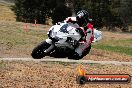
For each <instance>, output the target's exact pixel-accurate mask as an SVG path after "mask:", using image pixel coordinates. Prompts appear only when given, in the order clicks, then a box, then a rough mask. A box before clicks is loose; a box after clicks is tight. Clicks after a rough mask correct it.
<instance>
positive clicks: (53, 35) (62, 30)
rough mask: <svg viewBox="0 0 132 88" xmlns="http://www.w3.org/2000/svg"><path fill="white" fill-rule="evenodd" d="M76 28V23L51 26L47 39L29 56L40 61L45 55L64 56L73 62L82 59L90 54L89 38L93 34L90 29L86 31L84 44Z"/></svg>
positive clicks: (77, 26) (61, 23)
mask: <svg viewBox="0 0 132 88" xmlns="http://www.w3.org/2000/svg"><path fill="white" fill-rule="evenodd" d="M77 28H79V25H78V24H76V23H67V22H60V23H57V24H56V25H53V26H52V27H51V28H50V29H49V31H48V33H47V34H48V38H47V39H46V40H45V41H43V42H41V43H40V44H39V45H37V46H36V47H35V48H34V49H33V51H32V53H31V56H32V57H33V58H34V59H41V58H43V57H45V56H47V55H49V56H50V55H55V56H56V55H58V56H59V55H62V56H63V55H66V56H67V57H68V58H69V59H75V60H79V59H81V58H83V57H84V56H86V55H87V54H88V53H89V52H90V49H91V43H92V40H91V37H93V36H94V33H93V31H92V30H91V29H90V28H89V29H87V30H86V32H85V34H86V41H85V42H84V41H83V40H82V35H81V33H80V32H79V30H77ZM82 30H83V29H82Z"/></svg>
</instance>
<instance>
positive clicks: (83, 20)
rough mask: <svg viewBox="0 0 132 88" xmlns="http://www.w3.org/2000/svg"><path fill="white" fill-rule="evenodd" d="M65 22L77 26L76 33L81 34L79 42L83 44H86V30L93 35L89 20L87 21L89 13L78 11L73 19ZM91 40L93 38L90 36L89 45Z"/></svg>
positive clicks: (69, 18) (70, 18)
mask: <svg viewBox="0 0 132 88" xmlns="http://www.w3.org/2000/svg"><path fill="white" fill-rule="evenodd" d="M66 21H67V22H73V23H75V22H76V23H77V24H78V25H79V27H78V28H77V30H76V31H77V32H79V33H80V34H81V36H82V38H81V40H83V41H84V42H86V36H87V32H88V29H90V30H91V33H92V35H93V25H92V24H91V23H90V21H91V19H89V13H88V12H87V11H86V10H81V11H79V12H78V13H77V16H76V17H75V18H74V17H68V18H67V19H66ZM93 39H94V37H93V36H92V37H91V38H90V43H92V41H93Z"/></svg>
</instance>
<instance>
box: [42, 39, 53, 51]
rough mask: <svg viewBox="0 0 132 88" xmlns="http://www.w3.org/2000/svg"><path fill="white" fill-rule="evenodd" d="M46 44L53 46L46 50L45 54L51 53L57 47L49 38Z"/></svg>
mask: <svg viewBox="0 0 132 88" xmlns="http://www.w3.org/2000/svg"><path fill="white" fill-rule="evenodd" d="M46 42H47V43H49V44H51V46H50V47H49V48H48V49H46V50H45V51H44V52H46V53H49V52H51V51H52V50H53V49H54V47H55V45H54V43H53V41H52V40H51V39H49V38H48V39H46Z"/></svg>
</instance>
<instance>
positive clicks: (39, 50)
mask: <svg viewBox="0 0 132 88" xmlns="http://www.w3.org/2000/svg"><path fill="white" fill-rule="evenodd" d="M50 46H51V44H49V43H47V42H46V41H43V42H41V43H40V44H39V45H38V46H36V47H35V48H34V49H33V51H32V53H31V56H32V57H33V58H34V59H41V58H43V57H44V56H45V55H46V53H45V52H44V51H45V50H46V49H48V48H49V47H50Z"/></svg>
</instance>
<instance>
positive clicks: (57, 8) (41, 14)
mask: <svg viewBox="0 0 132 88" xmlns="http://www.w3.org/2000/svg"><path fill="white" fill-rule="evenodd" d="M59 2H61V3H62V4H60V3H59ZM13 10H14V12H15V14H16V20H17V21H22V22H30V23H33V22H34V20H37V22H38V23H41V24H44V23H45V21H46V18H47V17H48V18H49V17H52V18H53V19H52V20H53V23H55V22H58V21H62V20H64V18H65V17H67V16H69V15H71V14H70V10H69V8H68V7H66V6H65V2H62V1H59V0H15V6H14V7H13ZM56 17H57V19H56Z"/></svg>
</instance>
